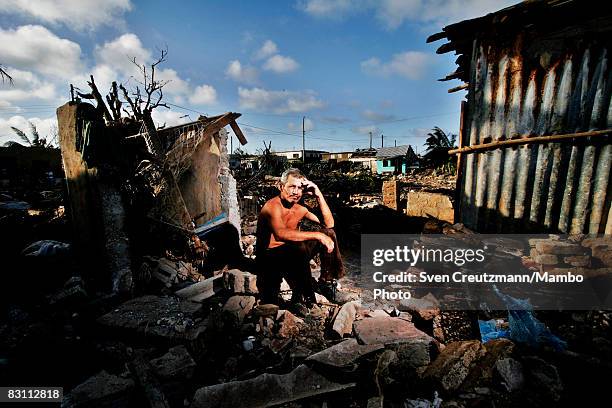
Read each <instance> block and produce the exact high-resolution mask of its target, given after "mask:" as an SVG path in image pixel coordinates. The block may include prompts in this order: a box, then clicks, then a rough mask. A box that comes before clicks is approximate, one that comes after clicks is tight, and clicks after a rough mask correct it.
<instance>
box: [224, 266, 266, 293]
mask: <svg viewBox="0 0 612 408" xmlns="http://www.w3.org/2000/svg"><path fill="white" fill-rule="evenodd" d="M223 280H224V282H225V288H226V289H227V290H229V291H230V293H246V294H249V295H255V294H257V293H258V290H257V275H254V274H252V273H249V272H243V271H241V270H239V269H231V270H229V271H227V272H224V273H223Z"/></svg>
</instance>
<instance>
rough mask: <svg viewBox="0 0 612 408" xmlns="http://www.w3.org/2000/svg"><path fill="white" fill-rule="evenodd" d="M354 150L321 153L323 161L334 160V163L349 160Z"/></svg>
mask: <svg viewBox="0 0 612 408" xmlns="http://www.w3.org/2000/svg"><path fill="white" fill-rule="evenodd" d="M353 153H354V152H336V153H323V157H322V160H323V161H334V162H336V163H340V162H345V161H349V159H350V158H351V156H353Z"/></svg>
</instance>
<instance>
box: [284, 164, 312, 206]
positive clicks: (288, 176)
mask: <svg viewBox="0 0 612 408" xmlns="http://www.w3.org/2000/svg"><path fill="white" fill-rule="evenodd" d="M305 179H306V177H304V175H303V174H302V172H301V171H300V170H299V169H296V168H290V169H287V170H285V171H284V172H283V174H282V175H281V179H280V186H279V188H280V196H281V198H282V199H283V200H285V201H288V202H290V203H292V204H295V203H297V202H298V201H300V198H302V183H303V182H304V180H305Z"/></svg>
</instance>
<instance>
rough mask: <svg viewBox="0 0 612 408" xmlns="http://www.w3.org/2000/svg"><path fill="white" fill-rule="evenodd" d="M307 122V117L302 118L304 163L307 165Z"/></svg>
mask: <svg viewBox="0 0 612 408" xmlns="http://www.w3.org/2000/svg"><path fill="white" fill-rule="evenodd" d="M305 122H306V116H302V163H306V128H305V127H304V123H305Z"/></svg>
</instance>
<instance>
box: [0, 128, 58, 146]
mask: <svg viewBox="0 0 612 408" xmlns="http://www.w3.org/2000/svg"><path fill="white" fill-rule="evenodd" d="M28 123H29V124H30V130H31V135H30V136H29V137H28V135H26V134H25V132H24V131H23V130H21V129H18V128H16V127H14V126H11V129H13V132H15V134H16V135H17V136H18V137H19V139H21V141H22V142H23V143H24V144H25V145H26V146H28V147H43V148H46V149H52V148H54V146H53V141H54V140H55V139H56V138H57V135H55V136H53V137H52V138H51V139H50V140H47V138H45V137H40V134H39V133H38V129H36V125H35V124H33V123H32V122H28ZM15 144H19V143H16V142H7V143H5V144H4V146H7V147H8V146H14V145H15Z"/></svg>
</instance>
